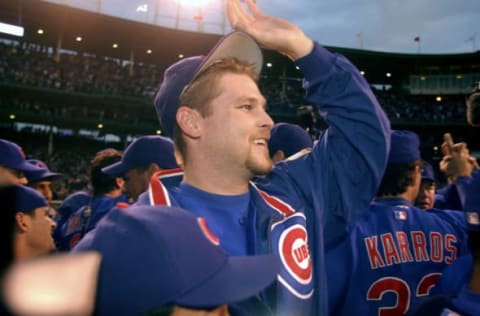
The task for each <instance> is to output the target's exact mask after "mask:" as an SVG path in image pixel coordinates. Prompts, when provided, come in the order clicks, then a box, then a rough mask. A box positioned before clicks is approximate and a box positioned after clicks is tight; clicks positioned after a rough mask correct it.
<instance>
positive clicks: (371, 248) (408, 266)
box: [326, 131, 468, 315]
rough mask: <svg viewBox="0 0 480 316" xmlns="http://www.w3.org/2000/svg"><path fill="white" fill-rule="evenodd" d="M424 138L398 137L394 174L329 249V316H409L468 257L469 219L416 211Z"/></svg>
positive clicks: (391, 156)
mask: <svg viewBox="0 0 480 316" xmlns="http://www.w3.org/2000/svg"><path fill="white" fill-rule="evenodd" d="M419 145H420V141H419V139H418V136H417V135H416V134H415V133H413V132H410V131H392V135H391V149H390V153H389V159H388V166H387V170H386V171H385V174H384V176H383V179H382V183H381V184H380V188H379V191H378V194H377V197H376V199H375V200H374V202H373V203H372V204H371V206H370V207H369V209H368V213H367V214H365V215H364V216H362V217H361V218H359V219H358V220H357V221H355V222H354V223H353V224H351V226H349V227H348V232H347V234H346V236H345V239H344V240H343V241H342V242H341V243H339V244H338V245H336V246H334V247H332V248H329V249H328V250H327V254H326V258H327V271H328V273H327V275H328V295H329V308H330V312H329V313H330V315H354V314H356V315H404V314H405V313H406V312H407V311H408V310H409V308H410V307H411V306H413V304H414V303H415V302H416V300H417V299H418V298H419V297H423V296H427V295H429V291H430V288H431V287H433V286H434V285H435V283H436V282H437V280H438V278H439V276H440V275H441V272H442V270H443V269H444V268H445V267H446V266H447V265H449V264H451V263H452V262H454V261H455V259H456V258H457V256H461V255H463V254H466V253H468V245H467V243H468V242H467V235H466V232H465V229H464V228H465V226H466V223H465V220H464V217H463V215H462V213H460V212H457V211H447V210H431V211H429V212H426V211H424V210H422V209H419V208H416V207H415V206H414V205H413V202H414V201H415V197H416V196H417V193H418V190H419V187H420V182H421V169H422V164H421V158H420V150H419Z"/></svg>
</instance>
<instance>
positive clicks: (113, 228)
mask: <svg viewBox="0 0 480 316" xmlns="http://www.w3.org/2000/svg"><path fill="white" fill-rule="evenodd" d="M278 269H279V264H278V262H277V261H276V259H275V258H274V257H273V255H271V254H270V255H262V256H242V257H232V256H228V255H227V254H226V252H225V251H224V250H223V249H221V247H219V245H218V242H217V239H216V237H215V236H213V235H212V234H211V232H210V231H208V227H207V226H206V225H205V222H204V221H203V220H202V219H201V218H197V217H196V216H194V215H193V214H191V213H189V212H186V211H184V210H181V209H178V208H165V207H151V206H141V207H132V208H129V209H119V208H115V209H113V210H112V211H111V212H109V213H108V214H107V215H106V216H105V219H104V220H103V221H102V222H100V223H99V224H98V226H97V228H96V229H95V230H94V231H92V232H90V233H89V234H87V235H86V236H85V238H84V239H83V240H82V241H81V242H80V243H79V244H78V245H77V247H76V248H75V250H74V253H73V254H69V255H68V256H67V255H57V256H50V257H49V258H44V259H40V260H34V261H30V262H28V263H25V264H22V265H15V266H14V267H13V268H12V269H11V270H10V271H9V273H8V274H7V275H6V278H5V281H4V283H3V284H1V283H0V286H1V288H2V289H4V291H2V292H3V293H2V292H0V301H1V298H2V296H3V295H4V298H5V300H6V303H7V304H8V306H9V307H10V308H11V310H12V312H15V315H50V316H54V315H107V316H111V315H122V316H130V315H131V316H133V315H177V316H181V315H182V316H187V315H205V316H206V315H211V316H215V315H216V316H226V315H228V310H227V306H226V304H229V303H232V302H236V301H238V300H242V299H245V298H247V297H250V296H254V295H256V294H257V293H258V292H260V291H261V290H262V289H263V288H265V287H266V286H268V285H269V284H270V283H272V282H273V281H274V280H275V277H276V274H277V273H278ZM0 281H1V280H0ZM39 293H41V294H39ZM45 293H48V299H45ZM72 293H74V294H73V295H72ZM2 294H3V295H2ZM39 297H40V299H39ZM42 298H43V299H42ZM2 315H3V314H2Z"/></svg>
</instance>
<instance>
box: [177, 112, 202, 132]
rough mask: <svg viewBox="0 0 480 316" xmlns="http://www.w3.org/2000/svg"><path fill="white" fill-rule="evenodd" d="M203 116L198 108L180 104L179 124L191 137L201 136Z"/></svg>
mask: <svg viewBox="0 0 480 316" xmlns="http://www.w3.org/2000/svg"><path fill="white" fill-rule="evenodd" d="M202 120H203V117H202V116H201V115H200V113H199V112H198V111H197V110H194V109H192V108H189V107H186V106H180V107H179V108H178V110H177V124H178V126H179V127H180V129H181V130H182V132H183V133H184V134H185V135H187V136H189V137H191V138H199V137H200V135H201V133H202V124H201V123H202Z"/></svg>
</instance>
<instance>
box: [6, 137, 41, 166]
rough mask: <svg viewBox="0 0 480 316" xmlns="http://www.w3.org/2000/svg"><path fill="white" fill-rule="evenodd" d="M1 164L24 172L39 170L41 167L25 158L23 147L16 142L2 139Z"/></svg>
mask: <svg viewBox="0 0 480 316" xmlns="http://www.w3.org/2000/svg"><path fill="white" fill-rule="evenodd" d="M0 153H2V154H1V155H0V165H1V166H4V167H8V168H10V169H15V170H20V171H23V172H28V171H39V170H40V168H38V167H37V166H34V165H32V164H30V163H28V162H27V161H26V160H25V153H24V152H23V149H22V148H21V147H20V146H18V145H17V144H15V143H14V142H11V141H8V140H5V139H0Z"/></svg>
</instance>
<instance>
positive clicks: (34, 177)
mask: <svg viewBox="0 0 480 316" xmlns="http://www.w3.org/2000/svg"><path fill="white" fill-rule="evenodd" d="M26 176H27V179H28V182H36V181H40V180H55V179H57V178H61V177H63V174H61V173H57V172H50V171H46V172H28V174H26Z"/></svg>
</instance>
